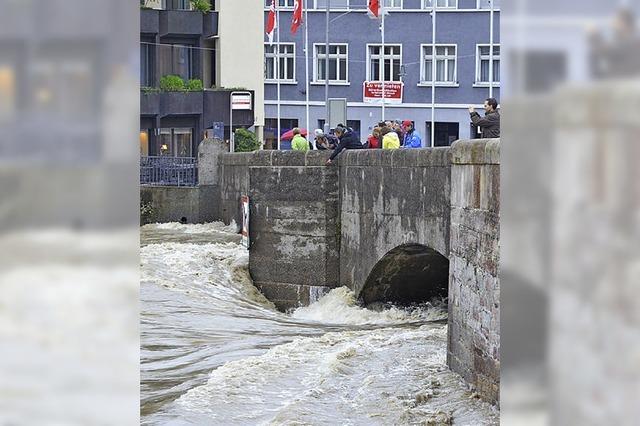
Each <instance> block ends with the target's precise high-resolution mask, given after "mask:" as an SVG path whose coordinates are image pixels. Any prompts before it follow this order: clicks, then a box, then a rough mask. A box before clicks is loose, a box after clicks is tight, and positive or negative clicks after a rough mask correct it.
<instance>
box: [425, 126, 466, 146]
mask: <svg viewBox="0 0 640 426" xmlns="http://www.w3.org/2000/svg"><path fill="white" fill-rule="evenodd" d="M459 135H460V124H459V123H451V122H439V121H436V123H435V131H434V140H435V143H434V144H433V146H450V145H451V144H452V143H454V142H455V141H457V140H458V139H459ZM425 140H428V141H429V144H427V146H429V145H430V144H431V122H430V121H427V135H426V138H425Z"/></svg>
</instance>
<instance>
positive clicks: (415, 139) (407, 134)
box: [402, 120, 422, 148]
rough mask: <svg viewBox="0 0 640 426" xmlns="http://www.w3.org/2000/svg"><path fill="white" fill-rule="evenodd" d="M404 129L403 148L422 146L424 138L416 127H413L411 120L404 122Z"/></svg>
mask: <svg viewBox="0 0 640 426" xmlns="http://www.w3.org/2000/svg"><path fill="white" fill-rule="evenodd" d="M402 130H404V140H403V141H402V147H403V148H422V139H421V138H420V135H419V134H418V132H416V129H414V128H413V123H412V122H411V120H404V121H403V122H402Z"/></svg>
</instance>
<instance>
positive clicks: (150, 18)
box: [140, 9, 160, 34]
mask: <svg viewBox="0 0 640 426" xmlns="http://www.w3.org/2000/svg"><path fill="white" fill-rule="evenodd" d="M159 31H160V11H159V10H155V9H140V32H141V33H145V34H157V33H158V32H159Z"/></svg>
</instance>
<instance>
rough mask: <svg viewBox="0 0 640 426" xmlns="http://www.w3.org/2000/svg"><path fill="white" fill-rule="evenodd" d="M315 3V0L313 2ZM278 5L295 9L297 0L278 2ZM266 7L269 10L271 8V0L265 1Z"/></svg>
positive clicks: (279, 0)
mask: <svg viewBox="0 0 640 426" xmlns="http://www.w3.org/2000/svg"><path fill="white" fill-rule="evenodd" d="M311 1H313V0H311ZM276 4H277V5H278V6H279V7H281V8H282V7H293V6H294V4H295V0H277V1H276ZM264 7H266V8H267V9H269V8H270V7H271V0H264Z"/></svg>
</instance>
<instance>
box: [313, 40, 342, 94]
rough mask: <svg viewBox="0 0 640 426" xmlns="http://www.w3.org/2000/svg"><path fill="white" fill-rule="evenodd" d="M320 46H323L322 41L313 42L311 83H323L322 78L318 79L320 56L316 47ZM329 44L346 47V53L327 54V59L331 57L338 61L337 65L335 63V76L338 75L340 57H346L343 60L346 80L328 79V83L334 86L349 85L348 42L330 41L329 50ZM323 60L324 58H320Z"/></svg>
mask: <svg viewBox="0 0 640 426" xmlns="http://www.w3.org/2000/svg"><path fill="white" fill-rule="evenodd" d="M319 46H322V47H324V46H325V44H324V43H313V81H311V84H324V83H325V81H324V80H320V79H319V78H318V68H319V65H320V62H319V61H320V58H319V55H318V47H319ZM331 46H344V47H346V53H344V54H329V60H331V59H332V58H335V59H336V60H337V61H338V65H337V67H338V68H337V72H336V77H339V76H340V59H346V61H345V66H346V68H347V69H346V78H347V79H346V80H329V85H334V86H341V85H342V86H346V85H349V84H350V83H349V44H348V43H330V44H329V50H331ZM322 60H323V61H324V58H323V59H322ZM327 74H328V70H327Z"/></svg>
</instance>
